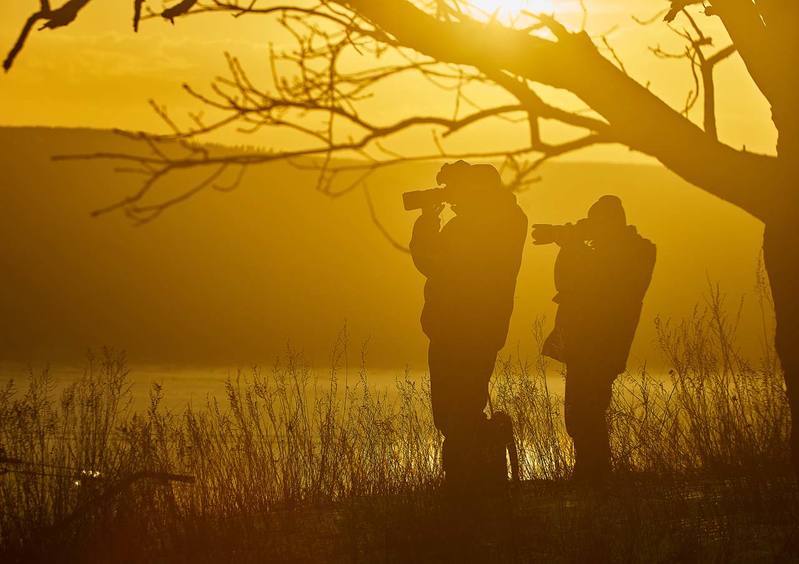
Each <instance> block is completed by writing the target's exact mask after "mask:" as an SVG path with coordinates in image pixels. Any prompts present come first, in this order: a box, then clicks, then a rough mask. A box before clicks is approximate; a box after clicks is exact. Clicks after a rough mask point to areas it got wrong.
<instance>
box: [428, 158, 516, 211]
mask: <svg viewBox="0 0 799 564" xmlns="http://www.w3.org/2000/svg"><path fill="white" fill-rule="evenodd" d="M436 180H437V181H438V182H439V184H445V185H446V186H447V192H448V197H447V199H448V201H449V202H450V203H451V204H452V205H453V210H454V211H455V212H456V213H463V212H468V211H470V210H472V209H477V208H478V206H480V205H482V204H484V203H486V202H487V201H488V200H490V199H491V197H492V196H493V195H494V194H495V193H496V190H497V189H498V188H500V187H501V186H502V179H501V178H500V176H499V172H497V169H496V168H494V167H493V166H492V165H490V164H475V165H470V164H469V163H467V162H466V161H456V162H454V163H447V164H445V165H444V166H442V167H441V170H440V171H439V172H438V176H436Z"/></svg>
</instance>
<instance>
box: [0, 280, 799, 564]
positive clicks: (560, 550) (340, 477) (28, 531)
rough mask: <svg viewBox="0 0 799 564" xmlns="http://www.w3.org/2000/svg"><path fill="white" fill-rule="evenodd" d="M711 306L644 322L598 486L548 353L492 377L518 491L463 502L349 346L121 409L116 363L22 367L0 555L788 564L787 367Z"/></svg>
mask: <svg viewBox="0 0 799 564" xmlns="http://www.w3.org/2000/svg"><path fill="white" fill-rule="evenodd" d="M724 309H725V308H724V307H723V304H722V300H721V298H720V297H719V296H718V294H717V293H715V294H713V295H712V296H711V298H710V299H709V300H708V302H707V305H706V306H705V307H703V308H698V309H697V311H696V314H695V315H694V317H693V318H692V319H689V320H687V321H685V322H683V323H681V324H670V323H666V322H660V323H659V324H658V334H659V336H660V344H661V348H662V350H663V352H664V353H665V356H666V358H667V360H668V363H669V365H670V366H671V367H672V370H671V371H670V372H669V373H668V374H667V375H663V376H661V375H653V374H650V373H649V372H648V371H647V370H646V369H645V368H641V369H639V370H637V371H635V372H631V373H629V374H626V375H625V376H624V377H623V378H620V379H619V381H618V383H617V386H616V390H615V396H614V397H615V399H614V404H613V407H612V415H611V417H612V427H613V438H612V440H613V451H614V465H615V474H614V477H613V480H612V482H611V483H609V484H608V485H607V486H606V487H602V488H587V487H580V486H577V485H573V484H571V483H570V482H568V478H569V474H570V468H571V452H570V446H569V441H568V440H567V436H566V435H565V431H564V429H563V424H562V415H561V403H562V398H560V397H558V396H557V395H556V394H554V393H552V391H551V390H550V387H549V386H548V383H547V378H546V374H547V371H548V367H547V365H546V363H545V361H544V360H543V359H537V360H535V361H534V362H532V363H526V362H523V361H520V360H518V359H508V360H506V361H504V362H502V363H501V364H500V365H498V367H497V371H496V374H495V377H494V380H493V390H492V404H493V409H497V410H500V409H501V410H504V411H506V412H508V413H510V414H511V415H512V417H513V419H514V422H515V425H516V432H517V436H518V446H519V450H520V461H521V471H522V478H523V482H522V483H521V484H517V485H512V486H509V488H508V490H507V491H503V492H494V493H486V492H471V493H472V494H473V495H471V496H464V495H454V494H453V493H451V492H448V491H447V490H446V489H445V488H443V487H442V485H441V473H440V466H439V462H438V461H439V451H438V448H439V438H438V436H437V434H436V432H435V428H434V427H433V424H432V421H431V418H430V414H429V408H428V405H429V402H428V397H427V394H428V390H427V389H426V387H425V386H424V385H423V384H420V382H419V381H417V380H414V379H412V378H410V377H406V378H398V379H397V381H396V382H395V386H394V387H393V389H392V390H390V391H386V390H382V391H378V390H377V389H375V388H374V387H372V386H370V384H369V380H368V377H367V372H366V369H365V368H363V367H361V368H360V369H359V370H352V369H347V368H346V364H345V363H346V356H347V351H346V343H345V342H344V341H342V342H341V343H340V344H339V346H337V347H336V350H335V353H334V355H333V359H332V366H334V368H333V369H332V370H331V371H330V373H329V377H328V378H320V377H319V375H318V374H317V373H315V372H313V371H312V370H311V369H309V368H308V367H307V366H305V365H304V364H303V362H302V361H301V359H300V358H298V357H297V356H296V355H288V356H287V357H286V358H284V359H283V360H282V361H281V362H278V363H276V364H275V366H273V367H272V368H271V369H269V370H253V371H252V372H251V373H246V374H244V373H242V374H241V375H240V376H239V377H237V378H234V379H232V380H231V381H230V382H229V383H228V386H227V397H226V398H225V399H224V400H223V399H219V400H217V399H213V398H212V399H209V400H208V402H207V405H205V406H203V407H202V408H197V407H187V408H186V409H185V410H183V411H181V412H171V411H169V410H167V409H165V408H164V407H163V406H162V405H161V398H162V397H163V394H165V393H169V391H168V390H162V389H160V388H159V387H157V386H156V387H154V388H153V389H152V392H151V401H150V405H149V407H148V408H147V409H146V410H135V409H133V408H132V406H131V399H130V390H129V386H128V371H127V369H126V364H125V358H124V356H123V355H120V354H116V353H113V352H108V351H107V352H105V353H104V354H102V355H100V356H99V357H98V358H92V359H90V361H89V363H88V366H87V369H86V372H85V374H84V376H83V377H81V378H80V379H78V380H77V381H75V382H74V383H73V384H72V385H70V386H69V387H68V388H66V389H65V390H62V391H60V392H59V393H55V391H54V390H53V386H52V379H51V378H50V377H49V375H48V374H47V373H46V372H44V373H37V374H31V377H30V380H29V381H28V382H25V383H22V384H9V385H7V386H6V387H5V388H4V389H2V390H0V446H1V447H2V448H3V449H4V451H5V452H4V456H5V457H6V459H19V460H21V461H24V464H22V463H14V462H13V461H12V462H9V463H6V464H4V465H3V466H2V467H3V468H5V469H6V470H8V472H7V473H5V474H4V475H1V476H0V550H1V551H2V553H0V560H2V561H3V562H14V561H31V560H32V561H36V560H40V561H48V562H54V561H81V562H119V561H137V562H138V561H141V562H152V561H156V562H159V561H160V562H229V561H237V562H250V561H252V562H262V561H295V562H311V561H322V562H325V561H353V562H412V561H430V560H436V561H453V562H462V561H480V562H488V561H536V560H547V561H555V562H558V561H595V562H596V561H642V562H659V561H661V562H664V561H747V562H748V561H764V562H770V561H774V560H775V559H785V560H790V559H791V558H793V557H794V556H795V554H794V547H795V546H797V545H799V535H797V536H796V538H795V535H796V533H797V529H796V526H795V524H796V523H799V494H798V493H797V488H796V482H795V479H794V478H793V475H792V473H791V471H790V467H789V462H788V451H787V442H788V440H787V438H788V431H789V412H788V409H787V404H786V400H785V397H784V392H783V387H782V379H781V375H780V374H779V372H778V368H777V365H776V361H775V359H774V357H773V355H772V354H769V353H768V352H767V353H766V354H764V355H763V358H762V359H761V360H760V361H758V362H757V363H751V362H748V361H746V360H745V359H743V358H742V357H741V355H739V354H738V353H737V352H736V349H735V346H734V334H733V333H734V331H733V326H734V319H730V318H728V317H727V316H726V315H725V314H724ZM535 332H536V333H537V334H538V335H539V336H540V333H541V328H540V327H537V328H536V329H535ZM765 350H766V351H769V350H771V349H770V348H769V347H765ZM142 472H148V473H149V474H141V473H142ZM164 473H170V474H181V475H190V476H193V477H194V481H193V483H185V482H181V481H167V480H165V479H164V478H165V477H167V476H166V475H165V474H164Z"/></svg>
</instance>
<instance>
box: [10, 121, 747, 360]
mask: <svg viewBox="0 0 799 564" xmlns="http://www.w3.org/2000/svg"><path fill="white" fill-rule="evenodd" d="M0 149H1V151H0V167H1V170H2V171H3V175H2V180H0V235H1V236H2V244H0V266H1V267H2V272H3V275H2V276H1V277H0V322H2V329H0V360H5V361H41V360H50V361H54V362H60V361H72V360H76V359H80V358H82V357H83V355H84V354H85V350H86V349H87V348H89V347H98V346H102V345H111V346H116V347H120V348H124V349H126V350H127V351H128V353H129V356H130V358H131V360H132V361H133V362H140V363H159V364H179V365H205V364H231V363H233V364H248V363H253V362H269V361H271V360H272V359H274V357H275V356H276V355H277V354H280V353H281V352H283V351H285V347H286V345H287V343H291V344H293V346H294V347H295V348H298V349H302V350H304V351H305V352H306V354H307V355H308V356H309V357H310V358H311V359H312V360H313V361H314V362H315V363H316V364H318V365H325V364H327V362H328V356H329V354H330V350H331V346H332V343H333V342H334V340H335V337H336V335H337V333H338V332H339V331H340V330H341V328H342V327H343V326H344V324H345V322H346V325H347V328H348V331H349V334H350V338H351V345H350V346H351V348H354V349H357V348H359V347H360V346H361V343H363V342H364V341H366V340H368V349H369V352H368V358H369V364H370V366H383V367H397V366H404V365H405V364H406V363H407V364H410V365H411V366H413V367H415V368H418V367H421V366H423V365H424V359H425V344H426V342H425V339H424V337H423V335H422V334H421V332H420V329H419V324H418V316H419V312H420V309H421V305H422V286H423V279H422V277H421V276H420V275H419V274H418V273H417V272H416V271H415V269H414V267H413V264H412V263H411V261H410V258H409V256H408V255H406V254H403V253H401V252H399V251H397V250H395V249H394V248H392V247H391V246H390V245H389V244H388V243H387V242H386V240H385V238H384V237H383V236H382V235H381V233H380V232H379V230H378V229H377V228H376V227H375V225H374V224H373V223H372V221H371V219H370V216H369V211H368V207H367V203H366V200H365V198H364V195H363V192H362V191H360V190H358V191H354V192H352V193H350V194H347V195H345V196H343V197H340V198H336V199H332V198H329V197H326V196H323V195H321V194H319V193H317V192H315V190H314V184H313V180H314V175H313V174H312V173H309V172H304V171H299V170H296V169H294V168H292V167H291V166H289V165H287V164H274V165H268V166H262V167H257V168H253V169H252V170H250V172H249V173H248V174H247V176H246V177H245V180H244V182H243V184H242V185H241V187H240V188H239V189H238V190H237V191H235V192H233V193H230V194H223V193H219V192H215V191H209V192H207V193H202V194H200V195H198V196H197V197H195V198H193V199H192V200H190V201H188V202H186V203H185V204H182V205H180V206H178V207H177V208H175V209H173V210H171V211H169V212H168V213H166V214H165V215H163V216H162V217H161V218H159V219H157V220H156V221H155V222H153V223H151V224H149V225H146V226H144V227H133V226H132V225H131V223H130V222H129V221H128V220H127V219H126V218H125V217H123V216H122V215H121V214H114V215H108V216H104V217H101V218H98V219H91V218H90V217H89V212H90V210H92V209H95V208H97V207H100V206H103V205H105V204H107V203H109V202H112V201H114V200H115V199H116V198H119V197H120V196H122V195H125V194H127V193H130V192H132V191H133V190H134V189H135V188H136V187H137V186H138V184H137V183H138V182H139V179H138V178H136V177H135V176H131V175H120V174H116V173H114V172H113V165H112V163H109V162H100V161H92V162H53V161H51V159H50V157H51V155H54V154H68V153H84V152H94V151H101V150H102V151H118V150H125V149H127V150H131V149H132V145H131V143H130V142H129V141H126V140H124V139H122V138H120V137H118V136H116V135H113V134H112V133H109V132H104V131H93V130H73V129H45V128H0ZM437 166H438V165H437V164H435V163H422V164H415V165H408V166H403V167H398V168H394V169H389V170H383V171H381V172H379V173H378V174H376V175H375V176H374V177H373V178H372V179H370V181H369V185H370V188H371V194H372V196H373V200H374V205H375V210H376V213H377V215H378V216H379V217H380V218H381V220H382V221H383V223H384V224H385V226H386V227H387V229H388V230H389V231H390V232H391V233H392V234H393V235H394V236H395V237H396V238H397V239H398V240H400V241H403V242H404V241H407V239H408V237H409V234H410V228H411V225H412V222H413V220H414V217H415V216H414V214H410V213H406V212H404V211H403V210H402V207H401V202H400V194H401V193H402V192H403V191H404V190H407V189H409V188H417V187H424V186H427V185H430V184H431V182H432V180H433V178H434V176H435V171H436V169H437ZM541 176H542V180H541V182H540V183H538V184H536V185H535V186H534V187H533V188H532V189H530V190H528V191H526V192H524V193H522V194H520V195H519V201H520V203H521V205H522V207H523V208H524V209H525V211H526V212H527V214H528V216H529V218H530V222H531V223H555V222H563V221H568V220H575V219H577V218H579V217H582V216H583V215H584V214H585V211H586V210H587V208H588V206H589V205H590V204H591V202H592V201H593V200H594V199H595V198H596V197H598V196H599V195H602V194H605V193H614V194H618V195H619V196H620V197H621V198H622V199H623V200H624V202H625V204H626V207H627V210H628V218H629V220H630V222H632V223H634V224H636V225H638V227H639V230H640V232H641V233H642V234H643V235H644V236H646V237H648V238H650V239H652V240H653V241H654V242H655V243H656V244H657V246H658V263H657V266H656V273H655V278H654V281H653V284H652V288H651V290H650V292H649V296H648V299H647V302H646V305H645V310H644V318H643V321H642V326H641V329H640V331H639V334H638V338H637V341H636V345H635V347H634V351H633V352H634V356H635V357H636V358H637V359H639V360H640V359H643V358H648V359H650V361H651V362H652V363H654V364H656V363H657V362H658V361H659V357H658V355H657V354H655V352H654V346H653V341H654V331H653V324H652V320H653V318H654V316H655V315H656V314H658V313H660V314H662V315H664V316H671V317H681V316H683V315H685V314H687V313H689V312H690V311H691V309H692V308H693V306H694V305H695V304H696V303H697V302H698V301H700V300H701V299H702V295H703V292H705V291H706V289H707V284H708V280H711V281H714V282H719V283H720V284H721V285H722V288H724V289H725V290H726V291H727V292H728V293H729V294H730V296H731V298H730V299H731V307H736V306H737V301H738V300H739V299H740V297H741V295H742V294H744V293H746V294H749V298H748V302H747V303H748V306H747V307H746V308H745V310H744V311H745V317H744V324H743V327H744V331H743V332H744V333H745V334H744V337H745V338H744V341H745V343H746V345H747V347H754V346H755V345H756V343H757V342H758V339H759V336H760V335H761V334H762V333H761V332H760V329H759V327H756V321H757V320H758V319H759V314H758V313H757V311H756V300H755V299H754V296H753V289H754V283H755V271H756V266H757V260H758V255H759V245H760V237H761V231H762V228H761V227H760V225H759V224H758V223H757V222H756V221H754V220H753V219H751V218H749V217H748V216H746V215H745V214H744V213H743V212H741V211H739V210H737V209H735V208H733V207H732V206H730V205H727V204H725V203H723V202H721V201H719V200H716V199H715V198H713V197H711V196H708V195H705V194H703V193H701V192H700V191H699V190H697V189H695V188H692V187H691V186H689V185H687V184H686V183H685V182H683V181H682V180H680V179H679V178H677V177H676V176H675V175H673V174H671V173H670V172H668V171H666V170H664V169H662V168H658V167H648V166H633V165H629V166H628V165H619V164H595V163H552V164H549V165H547V166H546V167H545V168H544V169H543V170H542V172H541ZM180 181H186V179H185V178H184V179H179V178H175V179H172V180H170V182H171V183H172V185H171V186H169V185H168V184H167V185H166V186H164V189H165V190H174V189H175V188H176V186H177V185H176V182H180ZM753 189H756V187H753ZM554 258H555V249H554V248H550V247H535V248H534V247H532V246H529V247H528V248H527V249H526V250H525V257H524V264H523V267H522V271H521V273H520V276H519V283H518V291H517V305H516V310H515V312H514V318H513V321H512V328H511V336H510V338H509V341H508V351H511V350H516V349H517V346H518V347H520V348H521V350H522V352H525V351H529V349H530V348H531V347H530V345H531V333H530V327H531V325H532V322H533V319H534V318H535V317H536V316H538V315H546V316H548V317H549V318H550V319H551V318H552V315H553V313H554V304H552V303H551V301H550V300H551V297H552V295H553V293H554V287H553V282H552V264H553V261H554Z"/></svg>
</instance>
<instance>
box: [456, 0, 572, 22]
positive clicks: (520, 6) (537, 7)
mask: <svg viewBox="0 0 799 564" xmlns="http://www.w3.org/2000/svg"><path fill="white" fill-rule="evenodd" d="M469 4H470V5H471V6H472V7H474V8H476V9H477V10H479V11H480V12H485V13H486V14H488V15H491V14H494V13H496V14H497V17H498V18H500V19H503V20H508V19H513V18H515V17H517V16H519V15H520V14H521V13H522V12H525V11H526V12H530V13H533V14H554V13H555V11H556V10H555V2H554V0H469Z"/></svg>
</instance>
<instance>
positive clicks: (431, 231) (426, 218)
mask: <svg viewBox="0 0 799 564" xmlns="http://www.w3.org/2000/svg"><path fill="white" fill-rule="evenodd" d="M442 208H443V206H441V205H439V206H436V207H434V208H428V209H426V210H424V211H423V212H422V215H421V216H419V219H417V220H416V223H415V224H414V225H413V235H412V236H411V243H410V245H409V247H410V250H411V257H413V263H414V264H415V265H416V268H417V269H418V270H419V272H421V273H422V274H424V275H425V276H427V277H428V278H429V277H430V275H431V274H432V273H433V271H434V270H435V268H436V265H437V264H438V263H439V261H440V257H439V255H440V250H439V237H440V233H441V218H440V217H439V214H440V213H441V210H442Z"/></svg>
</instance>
